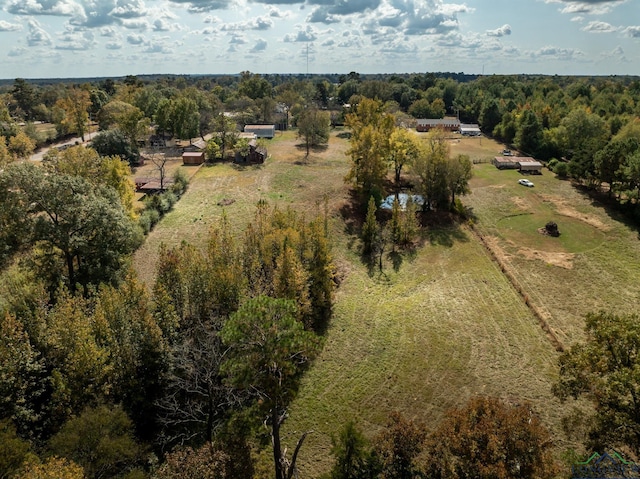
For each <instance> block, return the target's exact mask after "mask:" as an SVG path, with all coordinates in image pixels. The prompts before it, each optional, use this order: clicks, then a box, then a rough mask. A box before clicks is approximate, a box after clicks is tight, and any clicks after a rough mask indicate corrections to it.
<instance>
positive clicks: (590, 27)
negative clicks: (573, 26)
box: [581, 21, 618, 33]
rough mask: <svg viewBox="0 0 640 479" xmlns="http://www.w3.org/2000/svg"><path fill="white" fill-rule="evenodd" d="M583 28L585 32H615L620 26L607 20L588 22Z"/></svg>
mask: <svg viewBox="0 0 640 479" xmlns="http://www.w3.org/2000/svg"><path fill="white" fill-rule="evenodd" d="M581 30H582V31H583V32H591V33H613V32H616V31H618V28H617V27H614V26H613V25H611V24H610V23H607V22H598V21H594V22H589V23H588V24H586V25H585V26H584V27H582V29H581Z"/></svg>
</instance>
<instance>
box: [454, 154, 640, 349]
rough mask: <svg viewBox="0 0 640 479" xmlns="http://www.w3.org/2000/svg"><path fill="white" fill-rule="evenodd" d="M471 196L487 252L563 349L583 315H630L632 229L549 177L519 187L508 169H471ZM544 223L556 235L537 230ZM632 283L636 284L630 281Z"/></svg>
mask: <svg viewBox="0 0 640 479" xmlns="http://www.w3.org/2000/svg"><path fill="white" fill-rule="evenodd" d="M475 172H477V175H476V178H474V179H473V180H472V181H471V189H472V194H471V195H469V196H468V197H466V198H465V199H464V202H465V204H466V205H467V206H469V207H470V208H471V209H472V211H473V213H474V215H475V216H476V221H477V228H478V229H479V231H481V232H482V234H483V235H485V237H486V238H487V239H488V240H489V243H490V244H491V245H492V249H493V250H494V253H495V254H496V255H497V256H499V257H500V258H501V260H502V261H503V262H505V263H506V264H507V265H508V267H509V270H510V272H511V274H513V275H514V276H515V277H516V278H517V280H518V282H519V283H520V284H522V285H523V286H524V289H525V291H526V294H527V295H528V296H529V298H531V300H532V302H534V303H535V304H536V306H538V307H540V308H542V309H543V310H545V311H547V312H548V313H549V314H550V315H551V320H550V326H551V327H552V328H553V329H554V331H555V332H556V334H557V335H558V337H559V338H560V340H561V341H562V343H563V344H564V345H565V346H570V345H571V344H573V343H575V342H576V341H579V340H580V339H581V338H582V335H583V331H582V330H583V318H584V315H585V314H586V313H588V312H591V311H597V310H600V309H605V310H608V311H615V312H631V311H636V310H637V308H638V306H639V305H640V291H638V288H637V287H635V286H634V283H635V282H637V278H640V241H638V239H637V232H636V230H635V229H634V228H632V227H630V226H628V225H626V224H625V223H624V221H622V219H621V218H619V217H618V216H617V215H616V214H615V213H614V212H611V211H609V210H607V208H605V207H604V206H603V205H600V204H598V203H597V202H594V201H593V200H592V199H591V198H590V197H588V196H587V195H586V194H585V193H583V192H581V191H580V190H579V189H577V188H575V187H574V186H573V185H571V183H570V182H568V181H560V180H558V179H557V178H555V176H554V175H553V173H551V172H550V171H548V170H543V175H533V176H530V177H528V178H529V179H531V180H532V181H533V182H534V183H535V187H533V188H526V187H523V186H521V185H519V184H518V182H517V181H518V179H519V178H522V177H523V176H522V175H521V174H520V173H518V172H517V171H515V170H502V171H501V170H497V169H496V168H494V167H493V166H491V165H487V164H483V165H476V167H475ZM548 221H553V222H555V223H557V224H558V229H559V231H560V237H558V238H553V237H549V236H544V235H542V234H540V233H539V232H538V229H539V228H542V227H544V225H545V224H546V223H547V222H548ZM634 278H635V280H634Z"/></svg>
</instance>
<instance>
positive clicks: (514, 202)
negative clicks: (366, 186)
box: [134, 132, 640, 478]
mask: <svg viewBox="0 0 640 479" xmlns="http://www.w3.org/2000/svg"><path fill="white" fill-rule="evenodd" d="M336 133H337V132H336ZM336 133H334V134H333V135H332V137H331V140H330V143H329V147H328V148H327V149H326V150H324V151H316V152H312V154H311V155H310V157H309V158H305V154H304V151H303V150H301V149H299V148H298V147H296V146H295V145H296V144H297V143H298V141H297V140H296V138H295V134H294V133H292V132H287V133H285V134H279V136H278V137H276V138H275V139H274V140H272V141H270V142H269V143H268V148H269V154H270V158H269V159H268V160H267V162H266V163H265V164H264V165H259V166H251V167H246V168H242V169H238V168H235V167H234V166H233V165H230V164H220V165H214V166H210V167H203V168H201V169H200V170H199V171H198V173H197V174H196V175H195V176H194V178H193V179H192V182H191V184H190V187H189V190H188V192H187V193H186V194H185V196H184V197H183V198H182V199H181V200H180V202H179V203H178V204H177V205H176V208H175V209H174V210H173V211H172V212H171V213H169V215H167V217H166V218H165V219H163V220H162V221H161V223H160V224H159V225H158V226H156V228H155V230H154V231H153V232H152V233H151V235H150V236H149V237H148V238H147V241H146V243H145V245H144V246H143V248H141V249H140V251H138V253H137V254H136V257H135V261H134V262H135V266H136V269H137V270H138V272H139V274H140V276H141V277H142V278H143V279H144V280H145V281H147V282H149V284H150V282H151V281H152V279H153V276H154V273H155V267H156V261H157V251H158V247H159V245H160V243H161V242H164V243H166V244H169V245H176V244H179V243H180V242H181V241H182V240H186V241H188V242H191V243H194V244H197V245H203V244H204V242H205V241H206V236H207V231H208V228H209V227H210V226H211V225H214V224H216V223H217V222H218V221H219V220H220V217H221V215H222V214H223V211H224V212H225V213H226V215H227V216H228V217H229V219H230V221H231V222H232V225H233V226H234V228H236V229H237V231H238V233H240V232H241V231H242V229H243V228H244V226H245V225H246V224H247V222H249V221H250V220H251V218H252V217H253V212H254V209H255V204H256V202H257V201H258V200H260V199H265V200H267V201H268V202H269V203H270V204H277V205H278V206H279V207H283V208H286V207H288V206H291V207H292V208H295V209H297V210H302V211H306V212H308V213H309V214H312V213H313V212H314V211H316V210H317V208H319V207H321V206H318V204H319V203H322V201H323V198H328V206H329V211H330V216H331V227H332V240H333V244H334V257H335V262H336V265H337V266H338V273H339V275H340V278H341V280H342V281H341V284H340V287H339V289H338V291H337V292H336V301H335V308H334V315H333V318H332V321H331V324H330V327H329V329H328V331H327V333H326V337H325V345H324V349H323V351H322V352H321V353H320V355H319V357H318V358H317V359H316V361H315V362H314V363H313V365H312V366H311V367H310V369H309V371H308V372H307V374H306V375H305V377H304V379H303V381H302V384H301V387H300V391H299V394H298V397H297V399H296V400H295V401H294V403H293V404H292V405H291V408H290V416H289V418H288V420H287V422H286V423H285V427H284V430H283V435H284V437H283V441H284V443H285V444H286V446H288V448H289V451H292V450H293V448H294V447H295V443H296V441H297V439H298V437H299V435H300V434H301V433H302V432H305V431H313V432H311V433H310V434H309V435H308V437H307V440H306V442H305V444H304V446H303V448H302V450H301V452H300V456H299V466H300V469H301V472H302V477H310V478H315V477H319V476H320V475H321V474H323V473H325V472H327V471H328V469H329V468H330V466H331V463H332V458H331V456H330V454H329V451H330V449H331V436H332V435H333V434H337V433H338V431H339V430H340V428H341V427H342V426H343V425H344V424H345V423H346V422H347V421H349V420H351V419H353V420H355V421H356V422H357V423H358V424H359V426H360V427H361V428H362V429H363V430H364V432H365V434H366V435H367V436H368V437H373V436H374V435H375V434H376V433H377V432H378V431H379V430H380V429H381V428H382V427H383V426H384V424H385V422H386V420H387V417H388V414H389V412H391V411H401V412H402V413H404V414H405V415H406V416H407V417H409V418H416V419H419V420H422V421H424V422H425V423H427V424H428V425H429V426H434V425H436V424H437V422H438V421H439V420H440V418H441V417H442V414H443V412H444V411H445V410H446V409H447V408H449V407H452V406H459V405H462V404H464V403H465V402H466V400H467V399H468V398H469V397H471V396H472V395H474V394H487V395H494V396H499V397H502V398H504V399H506V400H508V401H513V402H518V401H522V400H528V401H531V402H532V403H533V405H534V407H535V409H536V411H538V412H539V413H540V415H541V416H542V418H543V420H544V422H545V424H546V425H547V426H548V427H549V428H551V430H552V432H553V435H554V441H555V442H554V445H555V448H556V450H557V451H558V452H561V451H563V450H565V449H566V448H567V447H575V444H574V443H572V442H571V441H570V440H569V439H568V438H566V437H565V435H564V433H563V432H562V428H561V426H560V422H561V418H562V416H563V415H565V414H566V413H567V412H568V411H569V409H570V407H571V406H570V405H567V404H564V405H563V404H560V403H559V401H557V400H556V399H555V398H554V397H553V396H552V394H551V392H550V389H551V385H552V384H553V382H554V380H555V378H556V377H557V366H556V364H557V358H558V353H557V352H556V350H555V349H554V347H553V346H552V344H551V343H550V341H549V339H548V338H547V336H546V335H545V333H544V332H543V331H542V329H541V327H540V325H539V323H538V321H537V319H536V318H535V317H534V315H533V314H532V313H531V311H530V310H529V308H528V307H527V306H526V305H525V303H524V301H523V299H522V297H521V296H520V294H519V293H518V292H517V291H516V290H515V289H514V288H513V286H512V285H511V283H510V282H509V280H508V279H507V277H506V276H505V275H504V273H503V272H502V271H501V270H500V268H499V267H498V265H497V264H496V262H495V261H493V260H492V259H491V257H490V255H489V254H488V253H487V251H486V249H485V247H484V246H483V245H482V244H481V243H480V241H479V240H478V238H477V237H476V236H475V235H474V234H473V233H472V232H471V230H470V229H469V227H468V226H466V225H461V226H451V227H447V228H441V229H437V230H430V231H427V232H425V242H424V245H423V246H421V247H420V248H419V249H418V250H417V251H416V252H415V254H411V255H409V254H407V255H404V256H403V257H402V258H401V260H400V261H396V262H395V264H394V261H393V260H392V258H391V257H385V261H384V270H383V274H380V273H379V272H378V271H377V270H376V271H374V272H373V273H372V272H370V271H369V270H368V269H367V267H366V265H364V264H362V262H361V259H360V256H359V254H358V244H359V242H358V240H357V238H356V237H354V236H353V235H352V234H351V233H350V230H349V228H348V227H347V225H346V222H345V221H347V220H349V219H350V218H348V217H347V218H345V217H344V212H345V211H348V204H349V203H348V201H349V192H348V189H347V188H346V187H345V185H344V183H343V178H344V176H345V174H346V173H347V171H348V168H349V160H348V158H346V157H345V155H344V153H345V151H346V150H347V149H348V142H347V141H346V140H344V139H341V138H339V137H338V136H337V134H336ZM501 149H502V145H499V144H497V143H495V142H493V141H491V140H488V139H486V138H482V139H479V138H472V139H460V141H458V140H457V139H454V140H452V142H451V150H452V153H453V154H458V153H464V154H468V155H469V156H470V157H471V158H472V159H476V160H483V159H484V160H488V159H490V158H491V157H492V156H495V155H496V154H498V152H499V151H501ZM474 171H475V173H476V176H475V178H474V179H473V180H472V183H471V186H472V190H473V192H472V194H471V195H469V196H467V197H465V198H464V199H463V202H464V203H465V204H466V205H467V206H469V207H470V208H472V211H473V213H474V215H475V217H476V220H475V223H476V228H477V229H478V230H479V231H480V232H481V233H482V234H484V235H485V236H486V237H487V238H488V239H489V241H490V244H491V245H492V247H494V248H496V251H497V253H498V254H499V255H500V257H501V258H502V259H503V260H504V261H506V262H507V264H508V266H509V268H510V269H512V270H513V271H515V275H516V276H517V280H518V281H519V282H520V283H521V284H523V285H525V289H526V292H527V294H528V295H529V296H530V297H531V301H532V303H535V304H536V306H538V307H539V308H544V310H545V311H547V312H548V313H549V315H550V317H551V318H552V327H553V328H554V330H555V331H556V332H557V334H558V336H559V337H560V338H561V340H562V341H563V343H565V344H567V345H568V344H571V343H572V342H574V341H576V340H578V339H580V338H581V330H582V324H583V320H582V317H583V315H584V313H586V312H588V311H592V310H597V309H601V308H604V309H614V310H625V311H628V310H632V309H634V308H637V306H638V303H639V301H638V300H639V296H638V295H639V294H640V293H639V292H638V288H637V287H634V285H636V284H637V282H638V278H640V270H639V268H640V266H639V265H640V241H638V240H637V237H636V236H635V232H634V231H632V230H631V229H630V228H628V227H626V226H625V225H624V224H623V223H621V222H619V221H618V220H617V219H615V218H612V217H610V216H609V215H608V214H607V212H606V211H605V210H604V209H603V208H601V207H599V206H598V205H592V204H591V202H590V200H589V199H588V198H587V197H584V196H582V195H581V194H580V193H578V192H577V191H576V190H575V189H573V188H572V187H571V185H569V184H568V183H567V182H562V181H559V180H557V179H555V178H554V177H553V175H552V174H551V173H549V172H548V171H545V172H544V174H543V175H542V176H541V177H533V178H532V179H533V181H534V182H535V183H536V186H535V188H531V189H529V188H525V187H522V186H519V185H518V184H517V179H518V178H520V176H519V174H518V173H517V172H514V171H498V170H496V169H495V168H494V167H493V166H491V165H490V164H486V163H484V164H478V165H476V166H475V167H474ZM223 200H226V201H224V203H229V201H232V203H231V204H228V205H226V206H220V205H219V204H222V203H223ZM345 207H347V208H345ZM549 220H553V221H556V222H557V223H558V225H559V228H560V231H561V233H562V235H561V236H560V238H546V237H542V236H541V235H540V234H539V233H538V232H537V228H539V227H542V226H544V224H545V223H546V221H549ZM540 223H541V224H540ZM555 240H557V241H555Z"/></svg>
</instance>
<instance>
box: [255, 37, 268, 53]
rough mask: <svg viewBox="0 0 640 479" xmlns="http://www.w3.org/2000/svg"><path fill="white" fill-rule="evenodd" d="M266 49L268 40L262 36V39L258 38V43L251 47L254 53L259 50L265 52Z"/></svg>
mask: <svg viewBox="0 0 640 479" xmlns="http://www.w3.org/2000/svg"><path fill="white" fill-rule="evenodd" d="M266 49H267V41H266V40H263V39H262V38H260V39H258V41H257V42H256V44H255V45H254V46H253V48H252V49H251V52H252V53H258V52H263V51H265V50H266Z"/></svg>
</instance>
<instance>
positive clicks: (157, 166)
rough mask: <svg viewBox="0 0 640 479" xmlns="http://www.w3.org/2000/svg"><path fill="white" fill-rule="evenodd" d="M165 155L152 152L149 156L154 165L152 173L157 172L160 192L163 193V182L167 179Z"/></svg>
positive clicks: (166, 159)
mask: <svg viewBox="0 0 640 479" xmlns="http://www.w3.org/2000/svg"><path fill="white" fill-rule="evenodd" d="M167 161H169V159H168V158H167V155H165V154H164V153H159V152H153V154H152V155H151V163H153V165H154V169H153V171H157V172H158V176H159V179H160V191H164V182H165V179H166V177H167Z"/></svg>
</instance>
